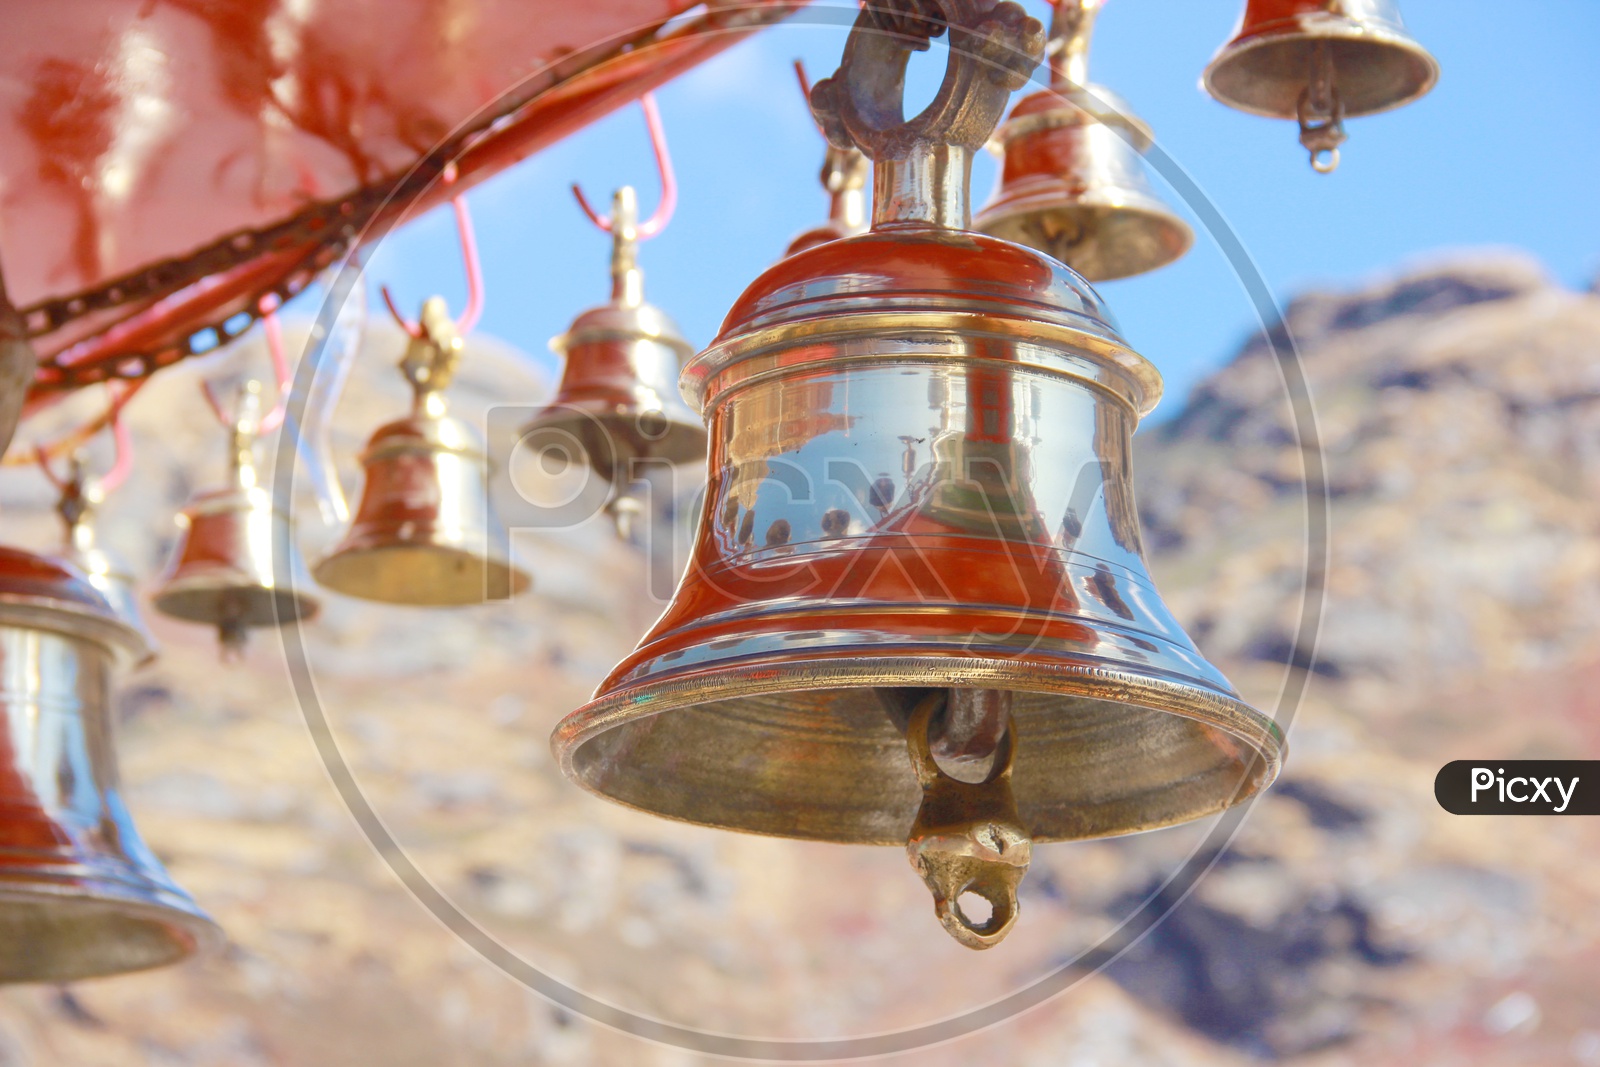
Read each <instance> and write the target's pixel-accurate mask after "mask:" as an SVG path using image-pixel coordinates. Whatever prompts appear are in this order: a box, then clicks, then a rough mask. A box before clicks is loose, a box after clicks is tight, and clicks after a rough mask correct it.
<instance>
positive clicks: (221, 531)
mask: <svg viewBox="0 0 1600 1067" xmlns="http://www.w3.org/2000/svg"><path fill="white" fill-rule="evenodd" d="M240 397H241V403H240V405H239V413H238V415H237V416H236V419H235V422H234V426H233V430H232V434H231V446H230V453H231V454H230V468H229V474H230V476H229V484H228V485H227V486H224V487H223V488H220V489H211V490H207V491H205V492H202V493H199V494H197V495H196V496H194V497H193V498H192V499H191V500H190V501H189V503H188V506H186V507H185V508H184V509H183V512H182V514H180V515H179V516H178V523H179V525H180V526H182V527H183V530H184V532H183V534H182V536H181V538H180V540H179V542H178V547H177V549H176V551H174V553H173V555H172V562H171V563H170V564H169V566H168V568H167V573H166V577H165V578H164V580H163V581H162V583H161V587H160V588H159V589H158V590H157V591H156V593H155V596H154V597H153V598H152V602H153V603H154V604H155V607H156V610H157V611H159V612H161V613H162V614H163V615H170V616H172V617H173V618H175V619H183V620H185V621H187V622H199V623H206V624H207V625H211V626H215V627H216V628H217V637H218V639H219V641H220V642H221V644H222V649H223V653H224V654H225V655H228V656H234V655H237V654H239V653H240V652H241V651H242V650H243V648H244V644H245V640H246V637H247V635H248V633H249V631H250V630H252V629H254V628H257V627H262V626H281V625H283V624H284V623H286V622H291V621H294V620H302V621H303V620H307V619H311V618H313V617H314V616H315V615H316V614H317V610H318V603H317V600H316V598H315V597H313V596H312V595H311V594H310V593H308V592H307V590H308V589H310V587H311V580H310V577H309V576H308V575H306V573H305V569H304V565H303V564H302V563H301V562H300V554H299V553H298V552H297V551H295V548H294V540H293V538H292V537H291V536H290V534H289V518H288V516H286V515H284V514H283V513H282V512H281V511H279V510H278V509H277V508H275V507H274V506H273V503H272V495H271V494H270V493H268V492H267V490H266V489H265V488H263V487H262V486H261V485H260V484H259V479H258V477H257V473H256V466H255V454H254V447H255V436H256V433H257V432H258V429H259V425H260V414H259V413H260V399H261V386H260V384H259V383H257V382H253V381H252V382H247V383H245V386H244V389H243V390H242V392H241V394H240ZM275 542H276V543H277V544H281V545H287V546H288V553H289V555H288V559H287V560H286V561H285V567H284V568H283V569H284V572H285V573H286V574H287V575H288V577H289V578H290V583H289V585H288V587H287V588H285V587H281V586H280V585H279V584H278V580H277V576H276V573H275V571H274V569H273V557H272V553H273V546H274V543H275Z"/></svg>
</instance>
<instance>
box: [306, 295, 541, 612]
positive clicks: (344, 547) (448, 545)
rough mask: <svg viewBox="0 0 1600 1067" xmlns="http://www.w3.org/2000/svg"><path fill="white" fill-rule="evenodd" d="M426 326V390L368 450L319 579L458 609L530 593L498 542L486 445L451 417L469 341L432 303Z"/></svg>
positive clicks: (372, 594) (409, 363)
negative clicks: (355, 499) (452, 391)
mask: <svg viewBox="0 0 1600 1067" xmlns="http://www.w3.org/2000/svg"><path fill="white" fill-rule="evenodd" d="M422 322H423V332H424V337H423V338H422V339H419V340H414V341H413V342H412V345H411V347H410V349H408V355H407V357H406V361H405V362H404V363H402V369H404V370H405V371H406V374H407V376H408V377H409V378H410V379H411V381H412V384H413V386H415V387H416V400H415V403H414V405H413V407H412V411H411V414H409V415H408V416H406V417H405V418H403V419H398V420H396V421H394V422H390V423H388V424H386V425H384V426H381V427H379V429H378V430H377V432H376V433H374V434H373V435H372V438H371V439H370V440H369V441H368V442H367V447H366V450H365V451H364V452H362V454H361V466H362V470H363V473H364V478H365V481H364V484H363V487H362V492H361V503H360V505H359V506H358V507H357V508H356V514H355V518H354V519H353V520H352V521H351V523H350V529H349V531H348V532H347V533H346V534H345V536H344V538H343V539H342V540H341V541H340V542H339V544H338V546H337V547H336V548H335V549H334V550H333V551H332V552H331V553H330V554H329V555H328V556H326V557H325V558H323V559H322V560H320V561H319V562H318V563H317V564H316V565H315V566H314V567H313V568H312V574H313V575H314V576H315V578H316V580H317V582H318V583H320V584H322V585H324V586H327V587H328V588H329V589H333V590H335V591H337V592H340V593H344V594H345V595H347V596H353V597H360V598H361V599H363V600H375V601H380V602H383V603H389V604H413V605H418V606H424V607H450V606H460V605H466V604H477V603H482V602H483V601H484V600H485V599H487V598H491V597H493V598H501V597H506V596H511V595H513V594H516V593H520V592H522V591H523V590H525V589H527V588H528V585H529V584H530V579H529V578H528V575H527V574H526V573H524V572H523V571H521V570H519V569H517V568H516V567H515V566H513V565H512V563H511V561H510V560H509V559H507V558H505V555H504V553H503V551H502V550H501V549H500V547H499V546H500V545H501V544H503V543H504V539H503V538H496V537H491V536H490V531H491V530H493V529H495V528H496V527H497V525H498V519H497V518H496V517H495V514H494V511H493V509H492V507H491V506H490V503H489V492H488V485H487V473H486V472H487V462H488V460H487V457H486V455H485V452H484V447H483V442H482V440H481V438H480V437H479V435H478V433H477V432H476V431H475V430H474V429H473V428H472V427H471V426H470V425H468V424H467V423H466V422H464V421H463V420H461V419H457V418H453V417H451V416H449V415H447V414H446V413H445V405H444V397H443V390H444V388H445V387H446V386H447V385H448V384H449V381H450V379H451V377H452V376H453V374H454V367H455V363H454V360H455V359H456V358H458V356H459V352H460V339H459V338H458V337H456V335H455V334H454V332H453V328H452V327H451V324H450V323H449V320H448V319H446V318H445V317H444V305H443V303H442V302H438V301H436V300H430V301H429V302H428V304H427V305H426V306H425V307H424V311H423V316H422ZM441 361H442V362H441Z"/></svg>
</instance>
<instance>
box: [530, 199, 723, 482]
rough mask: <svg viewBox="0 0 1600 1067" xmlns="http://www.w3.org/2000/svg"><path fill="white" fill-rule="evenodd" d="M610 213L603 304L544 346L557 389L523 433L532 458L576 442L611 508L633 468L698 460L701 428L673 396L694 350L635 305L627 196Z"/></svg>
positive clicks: (632, 208) (637, 283)
mask: <svg viewBox="0 0 1600 1067" xmlns="http://www.w3.org/2000/svg"><path fill="white" fill-rule="evenodd" d="M613 207H614V210H613V212H612V222H611V226H612V236H613V248H612V263H611V276H612V291H611V300H610V302H608V303H606V304H602V305H601V306H599V307H595V308H591V309H589V310H588V311H585V312H583V313H582V314H581V315H579V316H578V317H577V318H576V319H575V320H573V323H572V326H571V328H570V329H568V330H567V332H566V333H564V334H562V335H560V336H559V337H556V338H554V339H553V340H552V341H551V342H550V348H551V350H552V351H554V352H555V353H556V354H558V355H561V356H563V357H565V359H566V368H565V370H564V371H563V372H562V375H561V386H560V388H559V389H558V390H557V391H556V396H555V399H554V400H553V401H551V403H550V404H549V406H548V407H546V408H545V409H544V410H543V411H541V412H540V413H539V414H538V415H537V416H535V418H534V420H533V421H532V422H531V423H530V424H529V425H528V426H527V428H526V430H525V431H524V434H525V437H526V438H527V440H528V441H529V442H530V444H531V445H532V446H533V447H534V448H535V449H536V450H539V451H545V450H550V449H555V448H566V447H569V446H571V445H573V444H576V446H577V448H578V449H581V451H582V452H583V454H584V455H585V456H586V458H587V461H588V463H589V466H590V467H591V468H592V469H593V471H594V472H595V473H596V474H597V475H599V476H600V477H601V478H603V479H605V480H606V481H607V482H609V483H610V484H611V486H612V489H613V494H614V495H613V504H615V503H616V501H618V500H626V499H627V498H628V496H627V494H628V489H629V487H630V486H631V485H632V484H633V483H634V481H635V479H637V478H639V477H642V474H641V473H640V472H639V471H638V469H637V465H638V461H640V460H647V459H654V460H660V461H662V462H665V463H669V464H673V465H677V464H683V463H693V462H698V461H700V460H701V459H703V458H704V456H705V454H706V430H705V426H704V424H703V423H702V422H701V421H700V418H699V416H697V415H696V414H695V413H694V412H693V411H692V410H690V408H689V407H688V405H686V404H685V403H684V402H683V399H682V397H681V396H680V394H679V392H678V374H679V369H680V363H681V361H682V360H683V359H684V358H686V357H688V356H689V355H691V354H693V352H694V349H693V347H692V346H691V345H690V344H689V342H688V341H686V340H684V338H683V334H682V333H680V332H679V330H678V327H677V325H676V324H675V323H674V322H673V321H672V319H671V318H670V317H669V316H668V315H667V314H666V313H665V312H663V311H662V310H661V309H659V308H657V307H654V306H652V305H650V304H647V303H645V301H644V278H643V274H642V273H641V272H640V270H639V267H638V259H637V240H638V234H637V221H636V218H637V204H636V200H635V196H634V191H633V189H632V188H629V187H624V188H622V189H620V190H618V192H617V195H616V196H615V198H614V200H613Z"/></svg>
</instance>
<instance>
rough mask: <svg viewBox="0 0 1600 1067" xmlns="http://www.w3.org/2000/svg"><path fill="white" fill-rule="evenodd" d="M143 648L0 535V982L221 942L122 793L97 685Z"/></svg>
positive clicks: (150, 963) (83, 973)
mask: <svg viewBox="0 0 1600 1067" xmlns="http://www.w3.org/2000/svg"><path fill="white" fill-rule="evenodd" d="M147 649H148V645H147V643H146V640H145V638H144V637H143V636H141V635H140V634H139V633H138V632H137V631H135V630H134V629H132V628H131V627H129V626H128V625H127V624H126V623H125V622H124V621H123V620H122V619H121V618H120V617H119V616H118V614H117V612H116V611H115V610H114V609H113V608H112V606H111V605H110V604H109V603H108V602H107V601H106V599H105V598H104V597H103V596H102V595H101V594H100V593H99V591H98V590H96V589H95V588H94V586H93V585H91V584H90V583H89V581H88V580H87V578H86V577H85V576H84V575H83V574H82V573H81V572H79V571H77V570H75V569H74V568H72V567H70V566H68V565H66V564H64V563H61V562H59V561H56V560H51V559H47V558H45V557H42V556H36V555H33V554H31V553H28V552H22V551H19V550H18V549H15V548H0V709H3V714H4V716H5V723H4V727H3V728H0V982H69V981H75V980H77V979H80V978H91V977H95V976H97V975H109V974H117V973H120V972H124V971H137V970H143V969H144V968H147V967H159V966H162V965H163V964H168V963H174V962H176V961H178V960H180V959H183V958H184V957H185V956H188V955H190V954H192V953H194V952H195V951H197V950H199V949H202V948H207V947H213V946H215V945H216V944H218V943H219V942H220V941H221V933H220V931H219V930H218V929H217V928H216V926H215V924H213V923H212V922H211V920H210V919H209V918H207V917H206V915H205V914H204V913H203V912H201V911H200V909H199V908H198V907H196V905H195V903H194V901H193V900H192V899H191V898H190V897H189V895H188V894H187V893H185V892H184V891H183V890H182V889H180V888H178V886H177V885H176V884H174V883H173V881H172V879H171V877H170V876H169V875H168V874H167V872H166V871H165V870H163V869H162V866H161V863H160V862H159V861H158V860H157V859H156V858H155V856H154V855H153V854H151V852H150V850H149V848H147V847H146V846H145V844H144V842H143V841H141V840H140V838H139V833H138V831H137V830H136V829H135V828H134V825H133V819H132V817H131V816H130V815H129V813H128V809H127V806H126V804H125V803H124V802H123V799H122V793H121V789H120V786H119V783H118V779H117V761H116V746H115V738H114V735H115V729H114V726H113V723H112V709H111V687H112V681H113V675H114V671H115V668H116V667H117V666H118V665H126V664H128V663H131V662H134V661H136V660H138V659H139V658H141V657H143V656H144V655H146V653H147Z"/></svg>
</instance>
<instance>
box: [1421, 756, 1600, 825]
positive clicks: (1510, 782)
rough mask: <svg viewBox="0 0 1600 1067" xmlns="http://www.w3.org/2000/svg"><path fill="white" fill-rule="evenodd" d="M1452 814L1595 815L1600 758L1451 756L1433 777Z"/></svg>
mask: <svg viewBox="0 0 1600 1067" xmlns="http://www.w3.org/2000/svg"><path fill="white" fill-rule="evenodd" d="M1433 795H1434V797H1435V798H1437V799H1438V801H1439V806H1440V807H1442V808H1444V810H1446V811H1448V812H1453V813H1454V814H1456V815H1597V814H1600V760H1456V761H1454V762H1453V763H1447V764H1445V765H1444V767H1443V768H1441V769H1440V771H1439V774H1438V776H1437V777H1436V778H1434V780H1433Z"/></svg>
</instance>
